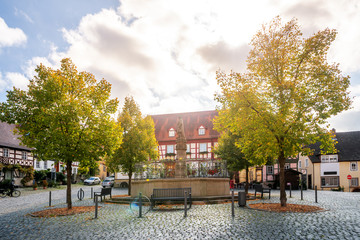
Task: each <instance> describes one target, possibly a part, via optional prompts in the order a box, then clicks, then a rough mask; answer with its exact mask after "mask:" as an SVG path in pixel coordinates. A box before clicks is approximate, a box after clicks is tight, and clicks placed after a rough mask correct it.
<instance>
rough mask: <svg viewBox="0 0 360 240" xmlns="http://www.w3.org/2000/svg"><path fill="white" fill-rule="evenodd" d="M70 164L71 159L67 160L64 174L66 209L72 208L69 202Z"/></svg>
mask: <svg viewBox="0 0 360 240" xmlns="http://www.w3.org/2000/svg"><path fill="white" fill-rule="evenodd" d="M71 165H72V161H68V162H67V163H66V174H67V178H66V179H67V183H66V186H67V188H66V203H67V207H68V209H71V208H72V202H71V172H72V171H71Z"/></svg>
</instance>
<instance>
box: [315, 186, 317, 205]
mask: <svg viewBox="0 0 360 240" xmlns="http://www.w3.org/2000/svg"><path fill="white" fill-rule="evenodd" d="M315 202H316V203H317V186H315Z"/></svg>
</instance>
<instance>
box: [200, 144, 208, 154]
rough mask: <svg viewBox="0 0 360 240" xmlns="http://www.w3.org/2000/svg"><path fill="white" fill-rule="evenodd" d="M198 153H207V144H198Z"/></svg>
mask: <svg viewBox="0 0 360 240" xmlns="http://www.w3.org/2000/svg"><path fill="white" fill-rule="evenodd" d="M199 151H200V153H203V152H207V143H200V149H199Z"/></svg>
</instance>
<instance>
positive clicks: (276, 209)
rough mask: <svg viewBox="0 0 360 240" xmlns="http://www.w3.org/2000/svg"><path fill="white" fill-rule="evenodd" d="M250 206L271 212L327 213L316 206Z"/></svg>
mask: <svg viewBox="0 0 360 240" xmlns="http://www.w3.org/2000/svg"><path fill="white" fill-rule="evenodd" d="M248 206H249V208H251V209H256V210H262V211H269V212H293V213H294V212H295V213H311V212H321V211H325V209H323V208H320V207H316V206H309V205H300V204H290V203H287V204H286V207H281V205H280V203H254V204H249V205H248Z"/></svg>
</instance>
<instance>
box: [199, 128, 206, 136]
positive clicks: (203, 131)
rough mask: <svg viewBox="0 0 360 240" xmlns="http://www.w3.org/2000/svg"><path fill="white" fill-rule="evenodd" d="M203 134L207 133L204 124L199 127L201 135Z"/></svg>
mask: <svg viewBox="0 0 360 240" xmlns="http://www.w3.org/2000/svg"><path fill="white" fill-rule="evenodd" d="M201 135H205V128H204V126H200V127H199V136H201Z"/></svg>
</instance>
